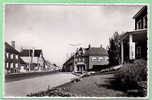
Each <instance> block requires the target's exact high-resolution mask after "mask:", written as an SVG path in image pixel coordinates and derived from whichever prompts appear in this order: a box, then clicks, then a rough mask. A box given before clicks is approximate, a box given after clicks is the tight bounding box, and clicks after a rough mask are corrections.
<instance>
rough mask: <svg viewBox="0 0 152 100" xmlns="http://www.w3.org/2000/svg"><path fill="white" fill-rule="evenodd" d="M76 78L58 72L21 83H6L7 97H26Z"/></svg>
mask: <svg viewBox="0 0 152 100" xmlns="http://www.w3.org/2000/svg"><path fill="white" fill-rule="evenodd" d="M74 77H76V76H75V75H73V74H71V73H65V72H64V73H63V72H58V73H54V74H50V75H45V76H39V77H34V78H30V79H24V80H19V81H12V82H5V93H4V96H5V97H12V96H13V97H24V96H26V95H27V94H30V93H33V92H39V91H43V90H46V89H48V87H49V88H52V87H56V86H59V85H62V84H64V83H67V82H69V81H70V80H71V79H72V78H74Z"/></svg>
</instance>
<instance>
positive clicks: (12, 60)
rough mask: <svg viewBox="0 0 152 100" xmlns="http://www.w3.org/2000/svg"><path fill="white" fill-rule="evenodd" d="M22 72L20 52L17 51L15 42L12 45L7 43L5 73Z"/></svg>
mask: <svg viewBox="0 0 152 100" xmlns="http://www.w3.org/2000/svg"><path fill="white" fill-rule="evenodd" d="M19 70H20V55H19V51H17V50H16V49H15V41H12V42H11V45H10V44H8V43H7V42H5V72H6V74H9V73H17V72H19Z"/></svg>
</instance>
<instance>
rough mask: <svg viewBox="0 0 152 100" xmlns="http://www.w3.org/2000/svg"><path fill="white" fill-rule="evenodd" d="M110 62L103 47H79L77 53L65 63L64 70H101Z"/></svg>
mask: <svg viewBox="0 0 152 100" xmlns="http://www.w3.org/2000/svg"><path fill="white" fill-rule="evenodd" d="M108 64H109V57H108V53H107V51H106V50H105V49H104V48H102V47H98V48H97V47H90V46H89V47H88V48H79V49H78V50H77V51H76V53H75V54H74V55H73V56H72V57H70V58H69V59H68V60H67V61H66V62H65V63H64V64H63V71H69V72H72V71H74V72H84V71H89V70H100V69H102V68H104V66H106V65H108Z"/></svg>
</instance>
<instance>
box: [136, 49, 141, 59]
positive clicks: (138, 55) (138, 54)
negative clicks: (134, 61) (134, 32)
mask: <svg viewBox="0 0 152 100" xmlns="http://www.w3.org/2000/svg"><path fill="white" fill-rule="evenodd" d="M136 54H137V57H141V47H137V53H136Z"/></svg>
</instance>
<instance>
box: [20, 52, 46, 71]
mask: <svg viewBox="0 0 152 100" xmlns="http://www.w3.org/2000/svg"><path fill="white" fill-rule="evenodd" d="M20 57H21V58H22V59H23V60H24V62H25V63H26V64H27V68H26V70H27V71H42V70H45V59H44V57H43V52H42V50H41V49H22V50H21V52H20ZM24 69H25V68H24Z"/></svg>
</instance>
